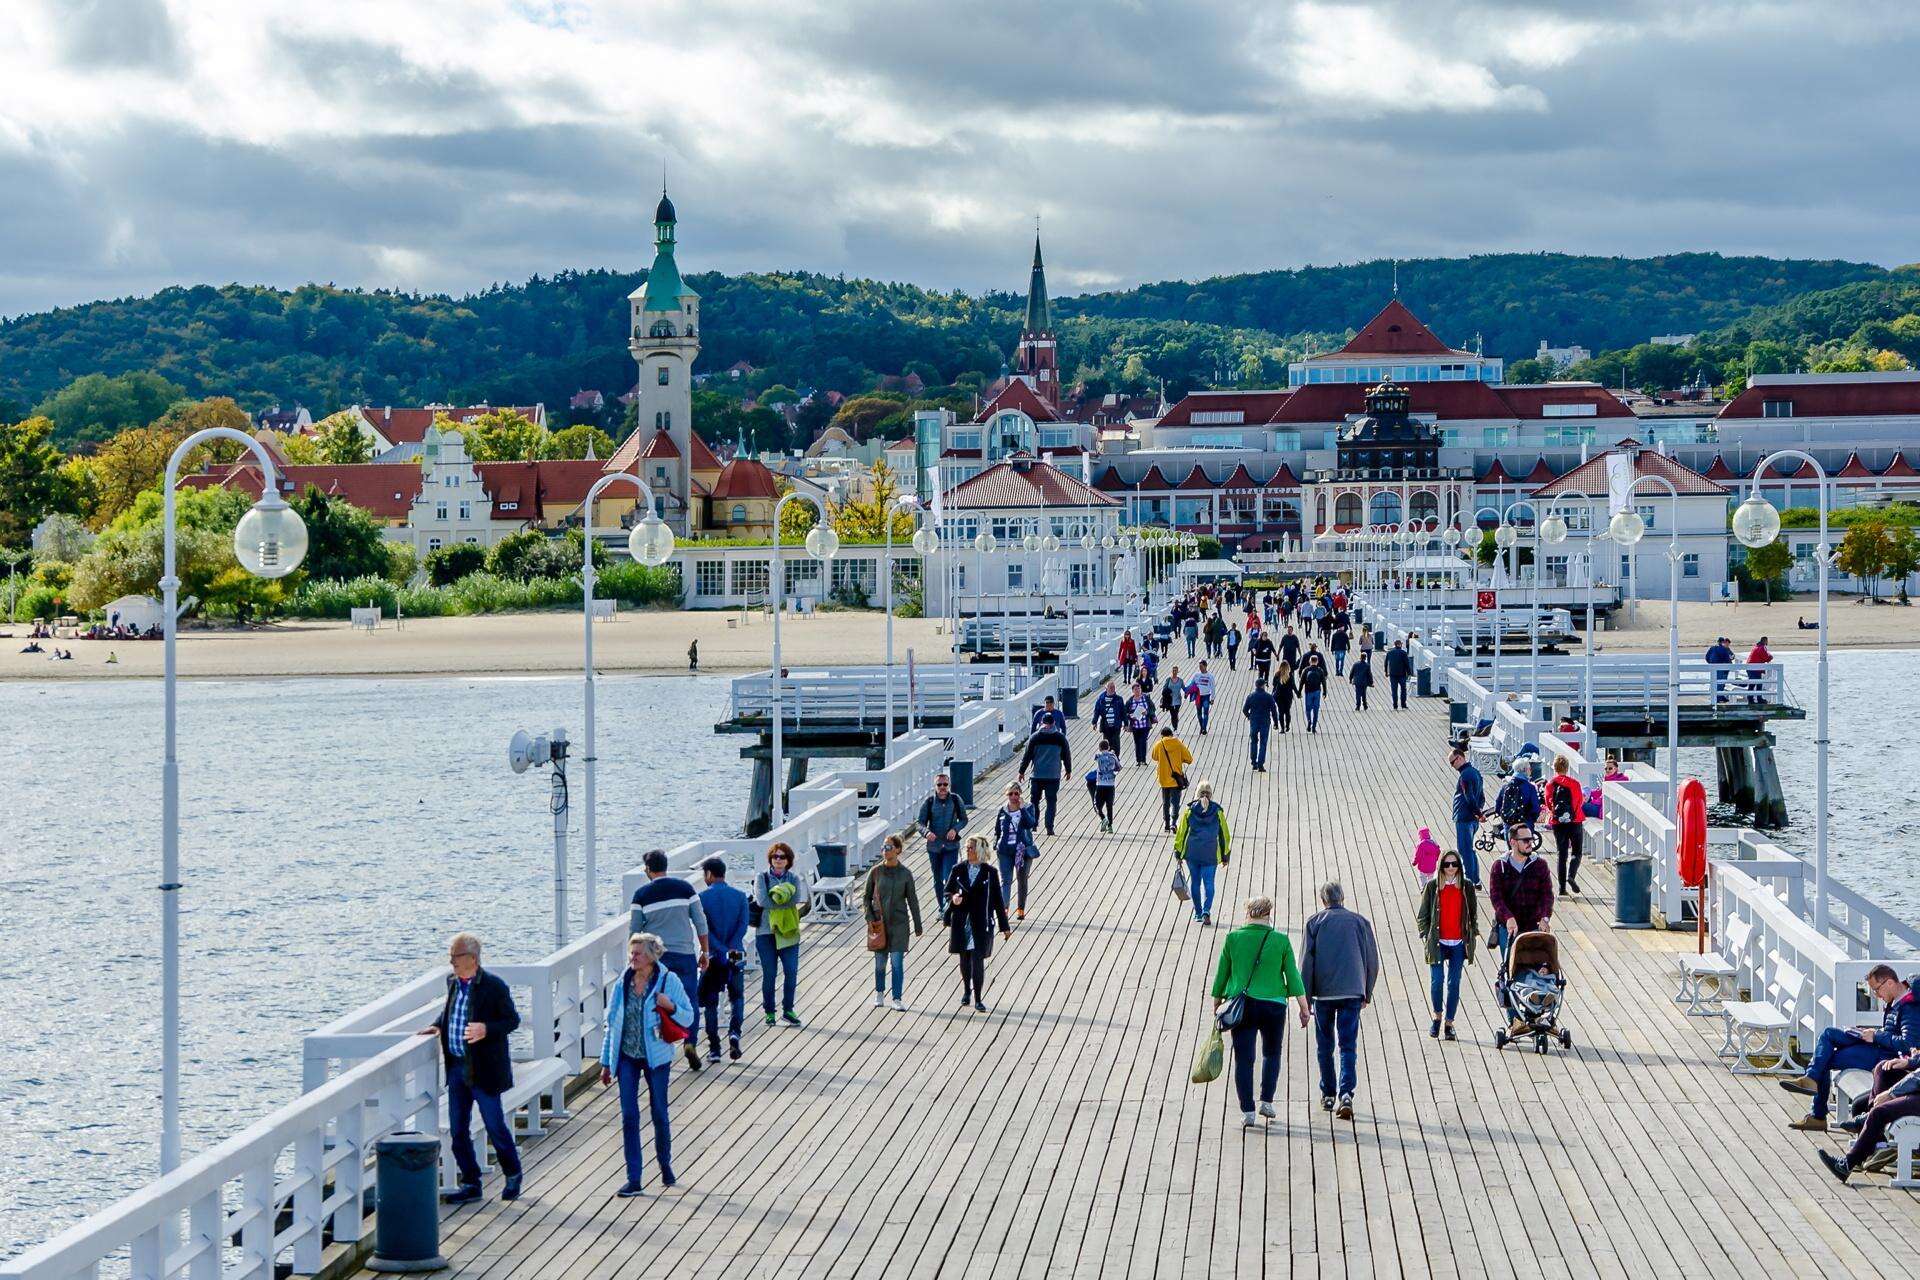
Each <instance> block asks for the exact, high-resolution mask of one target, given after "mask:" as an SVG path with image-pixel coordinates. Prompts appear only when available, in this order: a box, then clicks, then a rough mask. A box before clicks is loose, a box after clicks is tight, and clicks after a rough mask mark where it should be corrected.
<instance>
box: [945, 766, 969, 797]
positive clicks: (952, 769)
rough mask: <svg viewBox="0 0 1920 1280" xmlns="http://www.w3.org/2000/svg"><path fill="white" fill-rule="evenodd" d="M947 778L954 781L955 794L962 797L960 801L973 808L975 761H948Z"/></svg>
mask: <svg viewBox="0 0 1920 1280" xmlns="http://www.w3.org/2000/svg"><path fill="white" fill-rule="evenodd" d="M947 779H948V781H950V782H952V783H953V794H955V795H957V796H959V797H960V803H961V804H964V805H965V806H967V808H969V809H971V808H973V761H971V760H949V761H947Z"/></svg>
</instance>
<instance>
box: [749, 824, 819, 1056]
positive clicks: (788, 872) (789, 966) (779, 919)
mask: <svg viewBox="0 0 1920 1280" xmlns="http://www.w3.org/2000/svg"><path fill="white" fill-rule="evenodd" d="M807 905H808V904H807V889H806V886H805V885H803V884H801V883H800V877H799V876H797V875H795V874H794V871H793V846H792V845H789V844H786V843H784V842H778V841H777V842H775V843H774V845H773V846H772V847H771V848H769V849H768V850H767V869H766V870H765V871H762V872H761V873H760V874H759V875H757V876H755V877H754V880H753V907H754V908H755V909H754V911H753V913H752V914H753V947H754V951H755V952H756V953H757V954H758V955H759V957H760V1007H761V1009H762V1010H763V1011H764V1012H765V1013H766V1015H767V1025H768V1026H772V1025H773V1024H774V1016H773V975H774V971H775V970H778V971H779V972H780V974H781V976H782V977H784V978H785V980H786V981H785V983H784V984H783V986H782V987H781V991H780V1018H781V1020H783V1021H785V1022H786V1024H787V1025H788V1026H790V1027H797V1026H799V1025H800V1015H799V1014H797V1013H795V1012H794V1011H793V1000H794V994H795V992H796V990H797V988H798V987H799V985H800V917H801V916H803V915H805V914H806V911H807Z"/></svg>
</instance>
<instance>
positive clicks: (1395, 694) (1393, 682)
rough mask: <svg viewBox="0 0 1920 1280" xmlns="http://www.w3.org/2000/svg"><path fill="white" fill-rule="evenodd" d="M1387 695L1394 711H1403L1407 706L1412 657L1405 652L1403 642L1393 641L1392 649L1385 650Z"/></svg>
mask: <svg viewBox="0 0 1920 1280" xmlns="http://www.w3.org/2000/svg"><path fill="white" fill-rule="evenodd" d="M1383 665H1384V666H1385V667H1386V669H1387V693H1388V694H1389V695H1391V696H1390V698H1389V701H1390V702H1391V703H1392V704H1393V709H1394V710H1396V711H1404V710H1406V706H1407V681H1408V679H1410V678H1411V677H1412V675H1413V655H1412V654H1410V653H1408V652H1407V643H1406V641H1404V640H1395V641H1394V642H1393V648H1391V649H1389V650H1387V657H1386V661H1385V662H1384V663H1383Z"/></svg>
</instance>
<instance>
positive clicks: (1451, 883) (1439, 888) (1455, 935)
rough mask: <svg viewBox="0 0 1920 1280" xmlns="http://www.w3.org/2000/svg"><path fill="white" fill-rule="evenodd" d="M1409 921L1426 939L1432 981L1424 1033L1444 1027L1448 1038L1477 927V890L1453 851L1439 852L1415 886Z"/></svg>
mask: <svg viewBox="0 0 1920 1280" xmlns="http://www.w3.org/2000/svg"><path fill="white" fill-rule="evenodd" d="M1414 923H1415V924H1416V925H1417V926H1418V927H1419V929H1420V936H1421V937H1423V938H1425V939H1426V943H1427V969H1428V972H1429V974H1430V975H1431V982H1432V990H1431V991H1430V993H1429V994H1430V996H1431V1000H1430V1004H1431V1007H1432V1009H1433V1025H1432V1026H1430V1027H1428V1028H1427V1034H1428V1035H1430V1036H1438V1035H1440V1034H1441V1032H1442V1030H1443V1029H1444V1031H1445V1033H1446V1037H1447V1039H1449V1040H1451V1039H1453V1038H1454V1036H1453V1015H1454V1013H1455V1012H1457V1011H1458V1010H1459V1008H1460V967H1461V966H1462V965H1463V964H1472V963H1473V947H1474V943H1475V941H1476V940H1477V936H1478V934H1479V932H1480V896H1479V891H1478V890H1476V889H1475V888H1474V887H1473V881H1471V880H1469V879H1467V878H1466V875H1465V874H1464V872H1463V871H1462V869H1461V866H1460V855H1459V853H1458V852H1457V851H1455V850H1453V849H1449V850H1447V851H1446V852H1445V853H1443V854H1441V855H1440V865H1439V866H1438V867H1436V868H1435V869H1434V877H1433V879H1431V880H1429V881H1427V883H1426V886H1425V887H1424V888H1422V889H1421V891H1420V909H1419V911H1418V912H1416V913H1415V915H1414ZM1443 996H1444V1002H1443V999H1442V997H1443Z"/></svg>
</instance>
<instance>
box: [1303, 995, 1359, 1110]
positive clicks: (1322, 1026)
mask: <svg viewBox="0 0 1920 1280" xmlns="http://www.w3.org/2000/svg"><path fill="white" fill-rule="evenodd" d="M1336 1038H1337V1039H1338V1040H1339V1046H1340V1087H1339V1088H1338V1089H1337V1090H1336V1089H1335V1088H1334V1087H1333V1086H1334V1078H1333V1050H1334V1041H1335V1039H1336ZM1313 1048H1314V1051H1315V1053H1317V1054H1318V1055H1319V1058H1320V1094H1321V1096H1322V1097H1331V1096H1332V1095H1333V1094H1335V1093H1342V1094H1347V1093H1352V1092H1353V1091H1354V1089H1355V1087H1356V1086H1357V1085H1358V1084H1359V1078H1358V1077H1359V1067H1358V1063H1357V1061H1356V1059H1357V1057H1358V1054H1359V1049H1360V997H1359V996H1352V997H1350V998H1348V999H1345V1000H1315V1001H1314V1002H1313Z"/></svg>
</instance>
